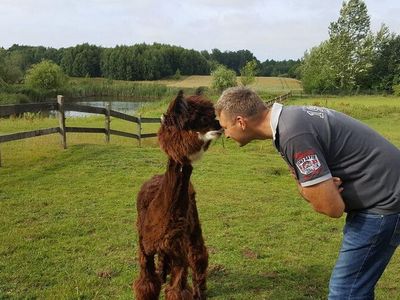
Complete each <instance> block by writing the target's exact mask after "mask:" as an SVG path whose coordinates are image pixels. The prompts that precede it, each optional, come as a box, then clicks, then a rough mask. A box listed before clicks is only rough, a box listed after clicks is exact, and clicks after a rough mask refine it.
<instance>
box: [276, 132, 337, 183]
mask: <svg viewBox="0 0 400 300" xmlns="http://www.w3.org/2000/svg"><path fill="white" fill-rule="evenodd" d="M282 151H283V153H282V154H283V156H284V157H285V158H286V161H287V163H288V164H289V165H290V167H291V168H292V171H293V172H294V173H295V174H296V177H297V179H298V181H299V183H300V184H301V186H303V187H306V186H312V185H315V184H317V183H320V182H323V181H326V180H328V179H330V178H332V174H331V172H330V170H329V168H328V164H327V163H326V160H325V156H324V154H323V153H324V152H323V150H322V147H321V145H320V143H319V142H318V140H317V139H316V137H315V136H314V135H312V134H302V135H299V136H296V137H293V138H291V139H290V140H288V141H287V142H286V143H285V144H284V145H282Z"/></svg>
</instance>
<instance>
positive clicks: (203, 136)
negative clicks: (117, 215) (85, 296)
mask: <svg viewBox="0 0 400 300" xmlns="http://www.w3.org/2000/svg"><path fill="white" fill-rule="evenodd" d="M220 129H221V127H220V125H219V123H218V121H216V120H215V112H214V108H213V105H212V103H211V102H210V101H208V100H206V99H205V98H203V97H202V96H198V95H196V96H190V97H188V98H186V99H185V98H184V97H183V93H182V92H180V93H179V94H178V96H177V97H176V99H175V100H174V101H173V102H172V103H171V104H170V106H169V108H168V111H167V113H166V114H165V115H164V120H163V122H162V125H161V128H160V130H159V132H158V138H159V143H160V146H161V148H162V149H163V150H164V151H165V152H166V153H167V155H168V165H167V170H166V172H165V174H164V175H156V176H154V177H153V178H151V179H150V180H149V181H147V182H145V183H144V184H143V186H142V188H141V190H140V192H139V194H138V197H137V209H138V219H137V229H138V232H139V263H140V275H139V278H138V279H137V280H136V281H135V282H134V285H133V288H134V290H135V294H136V299H137V300H152V299H158V297H159V294H160V290H161V285H162V284H163V283H165V282H166V280H167V275H170V279H169V282H168V285H167V286H166V288H165V297H166V299H167V300H186V299H188V300H189V299H206V275H207V266H208V254H207V249H206V247H205V245H204V240H203V237H202V232H201V227H200V222H199V217H198V213H197V207H196V201H195V191H194V189H193V186H192V184H191V182H190V176H191V174H192V169H193V167H192V164H191V163H192V160H194V159H195V158H196V159H197V158H198V156H199V155H198V154H199V153H202V152H204V151H206V150H207V148H208V146H209V144H210V142H211V140H212V139H215V138H217V137H218V136H219V135H220V134H221V131H220ZM155 256H157V258H158V262H157V266H156V264H155ZM188 267H190V268H191V270H192V284H193V288H191V287H190V286H189V284H188V282H187V275H188Z"/></svg>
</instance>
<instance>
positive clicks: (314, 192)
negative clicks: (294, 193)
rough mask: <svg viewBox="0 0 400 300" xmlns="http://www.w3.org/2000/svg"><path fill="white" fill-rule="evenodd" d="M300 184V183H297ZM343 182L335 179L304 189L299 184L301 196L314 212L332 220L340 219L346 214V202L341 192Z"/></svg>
mask: <svg viewBox="0 0 400 300" xmlns="http://www.w3.org/2000/svg"><path fill="white" fill-rule="evenodd" d="M297 183H298V182H297ZM340 184H341V180H340V178H338V177H333V178H331V179H328V180H326V181H323V182H320V183H318V184H316V185H312V186H307V187H302V186H301V185H300V184H299V183H298V188H299V192H300V194H301V195H302V196H303V198H304V199H305V200H307V201H308V202H310V204H311V205H312V206H313V208H314V210H315V211H317V212H319V213H322V214H325V215H327V216H329V217H332V218H340V217H341V216H342V215H343V212H344V208H345V207H344V202H343V199H342V196H341V195H340V192H341V191H342V190H343V189H342V188H341V187H340Z"/></svg>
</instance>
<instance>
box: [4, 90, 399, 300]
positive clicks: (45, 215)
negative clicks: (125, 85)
mask: <svg viewBox="0 0 400 300" xmlns="http://www.w3.org/2000/svg"><path fill="white" fill-rule="evenodd" d="M325 100H326V99H318V98H314V99H309V100H307V99H300V100H295V101H291V102H292V103H296V104H303V103H306V104H318V103H317V102H319V103H320V104H323V105H325V104H327V105H328V106H331V107H333V108H335V109H338V110H345V111H346V112H348V113H351V114H353V115H354V116H360V117H361V118H362V119H363V121H365V122H366V123H368V124H369V125H370V126H372V127H374V128H376V129H377V130H378V131H379V132H381V133H382V134H384V135H385V136H386V137H387V138H388V139H390V140H392V141H393V142H394V143H395V144H396V145H398V146H400V134H399V132H400V99H399V98H380V97H378V98H371V97H368V98H365V97H358V98H340V99H339V98H334V99H331V98H329V99H328V100H327V102H325ZM362 105H365V106H362ZM164 106H165V103H164ZM162 109H163V105H159V108H158V109H156V110H155V111H156V114H157V115H158V114H159V111H162ZM157 110H159V111H157ZM143 113H144V114H145V115H146V114H147V115H153V113H154V112H153V110H152V111H144V112H143ZM68 122H69V124H70V125H71V126H75V125H76V126H79V125H83V124H85V125H86V124H89V126H93V127H96V126H103V122H104V121H103V118H101V117H99V118H89V119H85V120H74V119H71V120H69V121H68ZM56 125H57V122H56V120H49V119H44V120H37V119H35V120H0V134H3V133H6V132H15V131H20V130H30V129H35V128H38V127H42V128H44V127H52V126H56ZM132 125H133V124H131V123H125V122H122V121H116V120H113V122H112V126H114V128H115V127H116V128H117V129H121V130H122V129H125V130H129V129H130V128H132ZM128 127H129V129H128ZM149 130H150V131H152V130H154V129H153V128H150V129H149ZM103 140H104V137H103V136H102V135H89V134H69V136H68V143H69V148H68V149H67V150H64V151H63V150H60V148H59V138H58V136H57V135H52V136H47V137H39V138H34V139H27V140H22V141H17V142H11V143H6V144H3V145H1V151H2V158H3V164H4V167H2V168H0V211H1V214H0V299H3V298H10V299H16V298H17V299H18V298H40V299H72V298H73V299H131V298H132V295H131V291H130V287H129V285H130V283H131V282H132V280H133V278H134V276H135V275H136V274H137V264H136V259H135V256H136V255H135V254H136V253H135V252H136V250H135V249H136V242H137V240H136V239H137V238H136V233H135V229H134V222H135V219H136V211H135V195H136V193H137V192H138V190H139V188H140V185H141V184H142V183H143V182H144V181H145V180H146V179H147V178H149V177H150V176H151V175H153V174H155V173H161V172H163V170H164V169H165V162H166V159H165V156H164V155H163V154H162V153H161V152H160V150H159V149H158V147H157V145H156V143H155V140H154V139H150V140H147V141H145V142H144V146H143V147H142V148H138V147H137V143H136V142H135V141H133V140H130V139H124V138H117V137H112V140H111V144H110V145H105V144H104V143H103ZM192 181H193V183H194V185H195V187H196V190H197V203H198V208H199V212H200V218H201V221H202V225H203V232H204V236H205V238H206V243H207V245H208V247H209V251H210V275H209V295H210V298H211V299H324V298H325V295H326V292H327V283H328V280H329V275H330V271H331V268H332V266H333V264H334V261H335V258H336V254H337V250H338V247H339V244H340V238H341V226H342V224H343V222H344V220H343V218H342V219H340V220H331V219H328V218H326V217H324V216H322V215H318V214H316V213H314V212H312V210H311V209H310V208H309V207H308V206H307V204H306V203H305V202H304V201H303V200H301V198H300V197H299V196H298V195H297V192H296V188H295V186H294V183H293V182H292V180H291V178H290V176H288V172H287V170H286V166H285V164H284V162H283V161H282V160H281V158H280V157H279V155H277V153H276V151H275V150H274V149H273V147H272V145H271V142H269V141H264V142H255V143H252V144H251V145H249V146H247V147H245V148H237V146H236V145H235V144H234V143H233V142H232V141H228V140H226V141H224V143H223V141H222V140H219V141H217V142H216V144H215V145H214V146H213V147H211V149H210V150H209V152H208V153H207V154H206V155H205V157H204V159H203V161H201V162H199V163H198V164H197V165H196V166H195V169H194V173H193V177H192ZM399 263H400V256H399V253H397V254H395V257H394V259H393V261H392V263H391V265H390V266H389V268H388V269H387V271H386V272H385V274H384V276H383V278H382V280H381V282H380V283H379V288H378V291H377V298H378V299H391V298H392V299H395V298H396V297H397V296H398V295H399V294H400V288H399V286H398V282H399V281H400V274H399V272H398V270H397V269H398V268H397V266H398V264H399Z"/></svg>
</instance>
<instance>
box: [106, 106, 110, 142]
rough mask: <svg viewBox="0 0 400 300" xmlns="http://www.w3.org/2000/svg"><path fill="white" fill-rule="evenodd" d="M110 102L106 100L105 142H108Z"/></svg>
mask: <svg viewBox="0 0 400 300" xmlns="http://www.w3.org/2000/svg"><path fill="white" fill-rule="evenodd" d="M110 115H111V102H108V103H107V105H106V120H105V129H106V143H107V144H108V143H110V123H111V118H110Z"/></svg>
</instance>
